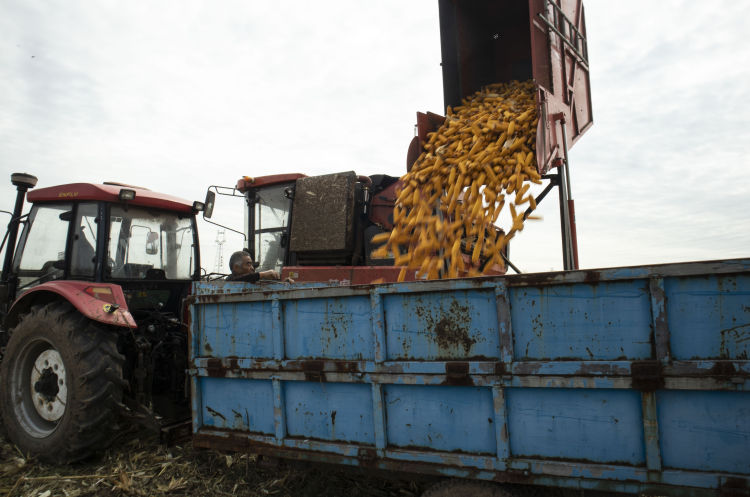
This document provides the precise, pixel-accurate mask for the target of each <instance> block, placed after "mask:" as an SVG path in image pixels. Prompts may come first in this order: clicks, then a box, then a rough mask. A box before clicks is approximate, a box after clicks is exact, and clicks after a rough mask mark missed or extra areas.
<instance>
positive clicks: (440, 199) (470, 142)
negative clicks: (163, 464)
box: [373, 81, 541, 281]
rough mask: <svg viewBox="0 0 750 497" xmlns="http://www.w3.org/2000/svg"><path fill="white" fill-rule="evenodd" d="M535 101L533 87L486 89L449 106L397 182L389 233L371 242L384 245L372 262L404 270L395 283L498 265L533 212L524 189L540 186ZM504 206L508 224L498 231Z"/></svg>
mask: <svg viewBox="0 0 750 497" xmlns="http://www.w3.org/2000/svg"><path fill="white" fill-rule="evenodd" d="M534 95H535V87H534V83H533V82H531V81H527V82H517V81H512V82H508V83H501V84H493V85H489V86H486V87H484V88H483V89H482V90H481V91H478V92H476V93H475V94H474V95H472V96H470V97H468V98H466V99H464V100H463V101H462V105H461V106H458V107H455V108H453V109H451V108H450V107H448V109H447V115H446V119H445V122H444V123H443V124H442V125H441V126H440V128H439V129H438V130H437V131H436V132H434V133H429V134H428V135H427V137H428V142H427V143H426V144H425V145H424V151H423V152H422V154H421V155H420V156H419V158H418V159H417V161H416V162H415V163H414V165H413V167H412V168H411V170H410V171H409V172H408V173H407V174H406V175H405V176H403V177H402V178H401V180H402V182H403V188H402V189H401V191H400V192H399V193H398V197H397V199H396V205H395V207H394V211H393V220H394V228H393V230H392V231H391V232H389V233H381V234H379V235H376V236H375V237H374V238H373V243H376V244H379V243H382V244H383V245H381V246H380V247H379V248H378V249H376V250H375V251H374V252H373V257H380V258H383V257H389V256H392V257H394V259H395V265H397V266H404V268H403V269H402V270H401V273H400V274H399V278H398V279H399V281H403V280H404V278H405V276H406V273H407V271H409V270H412V271H416V276H417V278H426V279H439V278H455V277H458V276H463V275H468V276H478V275H481V274H487V273H488V272H491V271H492V270H493V268H496V267H498V266H500V267H504V265H505V264H504V261H503V259H502V256H501V255H500V254H501V251H502V249H503V248H504V247H505V245H506V244H507V243H508V242H509V241H510V239H511V238H513V237H514V236H515V234H516V233H518V232H519V231H521V230H523V223H524V212H525V211H526V209H527V208H529V207H530V208H531V209H532V210H533V209H535V208H536V202H535V201H534V197H533V195H532V194H531V192H530V191H529V187H530V186H531V183H541V177H540V175H539V173H538V172H537V166H536V157H535V150H536V147H535V142H536V126H537V121H538V117H537V115H536V102H535V98H534ZM505 208H507V209H508V210H509V211H510V219H511V224H510V226H509V227H504V229H497V228H496V227H495V223H496V222H497V221H498V218H499V216H500V214H501V212H502V211H503V209H505ZM391 254H392V255H391ZM463 254H465V255H463Z"/></svg>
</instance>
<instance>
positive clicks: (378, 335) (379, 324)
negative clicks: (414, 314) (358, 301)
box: [370, 289, 388, 363]
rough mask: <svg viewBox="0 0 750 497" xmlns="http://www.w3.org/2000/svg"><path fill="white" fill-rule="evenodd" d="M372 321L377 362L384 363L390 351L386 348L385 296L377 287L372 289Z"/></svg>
mask: <svg viewBox="0 0 750 497" xmlns="http://www.w3.org/2000/svg"><path fill="white" fill-rule="evenodd" d="M370 321H371V323H372V334H373V337H374V339H375V362H376V363H382V362H383V361H385V359H386V357H388V351H387V350H386V348H387V344H386V338H385V322H384V318H383V298H382V296H381V294H380V292H378V291H377V289H373V290H371V291H370Z"/></svg>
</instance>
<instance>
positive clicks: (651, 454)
mask: <svg viewBox="0 0 750 497" xmlns="http://www.w3.org/2000/svg"><path fill="white" fill-rule="evenodd" d="M641 404H642V409H643V441H644V442H645V444H646V468H647V469H648V476H649V480H651V479H652V478H654V479H656V480H657V481H658V478H659V474H660V473H661V469H662V466H661V448H660V443H659V420H658V416H657V410H656V392H644V393H642V394H641Z"/></svg>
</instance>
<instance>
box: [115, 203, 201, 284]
mask: <svg viewBox="0 0 750 497" xmlns="http://www.w3.org/2000/svg"><path fill="white" fill-rule="evenodd" d="M193 229H194V228H193V218H192V217H191V216H189V215H180V214H179V213H176V212H167V211H159V210H152V209H146V208H142V207H135V206H128V207H127V208H123V207H122V206H120V205H112V206H111V207H110V216H109V240H108V244H107V247H108V251H107V253H108V256H107V270H106V272H107V274H108V276H109V277H110V278H112V279H141V280H143V279H147V280H162V279H170V280H187V279H191V277H192V275H193V272H194V268H193V266H194V264H195V249H196V248H195V244H194V237H193Z"/></svg>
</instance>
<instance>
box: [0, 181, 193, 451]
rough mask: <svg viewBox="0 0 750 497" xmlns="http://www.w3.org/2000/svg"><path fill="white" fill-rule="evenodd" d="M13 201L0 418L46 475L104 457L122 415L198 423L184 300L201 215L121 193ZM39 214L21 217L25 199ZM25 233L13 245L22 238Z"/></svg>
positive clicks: (0, 327)
mask: <svg viewBox="0 0 750 497" xmlns="http://www.w3.org/2000/svg"><path fill="white" fill-rule="evenodd" d="M11 180H12V182H13V184H14V185H15V186H16V187H17V189H18V194H17V199H16V205H15V209H14V211H13V212H12V214H11V215H12V218H11V221H10V223H9V225H8V231H7V233H6V238H5V240H4V241H5V243H6V245H5V249H6V251H5V259H4V264H3V268H2V278H1V279H0V359H1V360H2V364H1V365H0V414H1V415H2V421H3V424H4V425H5V428H6V430H7V433H8V436H9V437H10V439H11V440H12V441H13V442H14V443H15V444H16V445H17V446H18V447H19V448H20V449H21V450H23V451H24V452H27V453H32V454H35V455H37V456H38V457H40V458H42V459H43V460H46V461H50V462H70V461H74V460H78V459H82V458H84V457H86V456H88V455H89V454H91V453H92V452H93V451H95V450H97V449H100V448H102V447H104V446H105V445H106V444H107V443H108V442H109V441H110V440H111V436H110V435H111V432H112V429H113V427H114V426H115V424H116V422H117V420H118V419H120V415H121V414H129V415H130V416H131V417H135V418H136V419H138V420H140V421H142V422H146V423H147V424H151V425H152V426H163V425H165V424H168V422H171V421H174V422H176V421H180V420H183V421H184V420H185V419H188V418H189V417H190V410H189V393H188V391H187V389H186V376H185V374H186V373H185V368H186V364H187V337H188V334H187V329H186V325H185V322H184V320H183V319H182V316H183V314H184V299H185V297H186V296H187V295H188V292H189V291H190V285H191V282H192V281H193V280H196V279H198V278H199V276H200V259H199V250H198V233H197V230H196V219H195V214H196V212H198V211H199V210H200V209H202V204H201V203H199V202H195V203H190V202H187V201H185V200H182V199H179V198H175V197H171V196H169V195H163V194H159V193H155V192H152V191H149V190H147V189H144V188H138V187H132V186H127V185H121V184H112V183H105V184H102V185H97V184H89V183H74V184H68V185H62V186H54V187H49V188H41V189H38V190H34V191H32V192H30V193H28V196H27V195H26V192H27V190H29V189H31V188H33V187H34V186H35V185H36V181H37V180H36V178H35V177H34V176H31V175H27V174H13V175H12V176H11ZM25 196H27V197H28V200H29V202H31V203H32V207H31V210H30V212H29V213H28V214H26V215H21V213H22V208H23V203H24V197H25ZM21 226H23V229H22V231H21V234H20V237H19V238H18V243H17V244H16V238H17V235H18V232H19V228H20V227H21Z"/></svg>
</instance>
